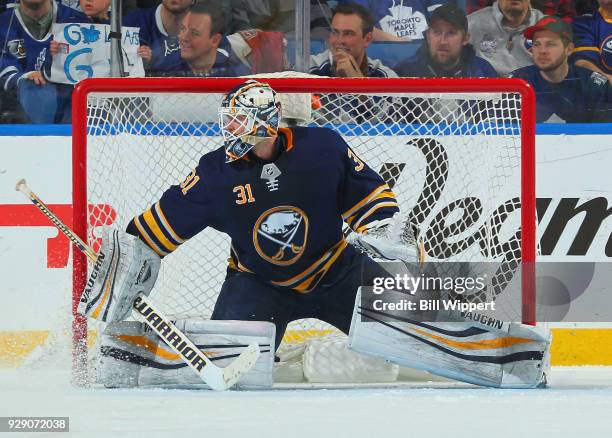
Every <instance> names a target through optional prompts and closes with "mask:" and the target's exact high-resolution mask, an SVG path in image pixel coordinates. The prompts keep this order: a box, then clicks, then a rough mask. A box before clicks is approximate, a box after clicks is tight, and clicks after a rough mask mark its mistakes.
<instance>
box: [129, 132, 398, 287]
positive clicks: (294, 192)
mask: <svg viewBox="0 0 612 438" xmlns="http://www.w3.org/2000/svg"><path fill="white" fill-rule="evenodd" d="M276 145H277V146H278V148H279V150H280V155H279V156H278V158H277V159H276V160H275V161H274V162H273V163H267V164H264V163H261V162H258V161H257V160H256V159H254V158H253V157H251V156H250V155H247V156H246V157H245V158H243V159H240V160H237V161H234V162H232V163H229V164H228V163H226V162H225V161H226V155H225V150H224V149H223V148H222V147H221V148H219V149H217V150H215V151H213V152H210V153H208V154H206V155H204V156H203V157H202V158H201V159H200V162H199V165H198V166H197V167H196V169H195V170H194V171H193V172H192V173H191V174H190V175H189V176H188V177H187V179H186V180H185V181H184V182H183V183H182V184H180V185H177V186H172V187H170V188H169V189H168V190H167V191H166V192H165V193H164V194H163V195H162V197H161V199H160V200H159V201H158V202H157V203H155V204H154V205H153V206H151V207H150V208H149V209H148V210H146V211H145V212H144V213H143V214H141V215H139V216H137V217H135V218H134V219H132V221H131V222H130V224H129V225H128V229H127V231H128V232H129V233H131V234H134V235H137V236H138V237H140V239H141V240H143V241H144V242H145V243H146V244H147V245H149V246H150V247H151V248H152V249H153V250H154V251H155V252H157V254H159V255H160V256H162V257H163V256H165V255H167V254H169V253H170V252H172V251H174V250H175V249H176V248H177V247H178V246H179V245H180V244H181V243H183V242H185V241H186V240H187V239H189V238H190V237H192V236H194V235H195V234H197V233H199V232H200V231H202V230H203V229H204V228H206V227H212V228H214V229H216V230H218V231H221V232H224V233H226V234H228V235H229V236H230V237H231V239H232V244H231V248H230V268H231V269H234V270H236V271H241V272H246V273H251V274H254V275H256V276H257V277H258V278H260V279H262V280H264V281H266V282H268V283H271V284H274V285H276V286H281V287H286V288H290V289H293V290H295V291H298V292H309V291H311V290H312V289H313V288H314V287H316V285H317V284H318V283H319V281H321V279H322V278H324V277H325V283H326V284H329V283H331V282H333V281H335V280H336V279H339V278H340V277H341V276H342V275H343V274H344V273H345V272H346V271H347V269H348V266H349V263H350V260H351V259H352V258H353V257H352V256H353V255H354V251H355V250H354V249H353V248H352V247H348V248H347V246H348V244H347V242H346V240H345V239H344V235H343V232H342V227H343V223H345V222H346V223H347V224H348V225H349V226H350V227H351V228H352V229H353V230H356V231H363V230H365V229H367V228H368V225H369V224H370V223H372V221H376V220H381V219H385V218H389V217H391V216H392V215H393V214H395V213H396V212H398V211H399V208H398V204H397V201H396V198H395V195H394V194H393V192H392V191H391V190H390V188H389V186H388V185H387V184H386V183H385V182H384V181H383V179H382V178H381V177H380V176H379V175H378V174H377V173H376V172H375V171H373V170H372V169H371V168H370V167H368V165H367V164H366V163H364V162H363V161H362V160H361V159H360V158H359V157H358V156H357V155H356V154H355V153H354V152H353V151H352V150H351V148H350V147H349V146H348V145H347V144H346V142H345V141H344V139H343V138H342V137H341V136H340V135H339V134H337V133H336V132H334V131H333V130H331V129H326V128H291V129H288V128H281V129H280V135H279V137H278V139H277V143H276Z"/></svg>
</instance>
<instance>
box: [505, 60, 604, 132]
mask: <svg viewBox="0 0 612 438" xmlns="http://www.w3.org/2000/svg"><path fill="white" fill-rule="evenodd" d="M512 77H515V78H521V79H524V80H526V81H527V82H529V83H530V84H531V85H532V86H533V88H534V89H535V92H536V111H537V121H538V122H540V123H541V122H547V121H550V122H561V121H564V122H566V123H588V122H612V86H611V85H610V82H609V81H608V79H607V78H606V77H605V76H604V75H602V74H600V73H597V72H594V71H591V70H589V69H586V68H582V67H578V66H576V65H573V64H570V66H569V72H568V73H567V77H566V78H565V79H564V80H563V81H561V82H560V83H552V82H549V81H547V80H546V79H544V77H543V76H542V75H541V73H540V70H539V69H538V68H537V67H536V66H535V65H530V66H527V67H523V68H520V69H518V70H515V71H514V72H512Z"/></svg>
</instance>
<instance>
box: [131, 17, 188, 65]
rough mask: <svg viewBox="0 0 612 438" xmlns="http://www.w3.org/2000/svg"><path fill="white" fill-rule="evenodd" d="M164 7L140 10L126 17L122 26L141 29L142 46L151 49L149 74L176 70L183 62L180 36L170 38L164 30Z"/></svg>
mask: <svg viewBox="0 0 612 438" xmlns="http://www.w3.org/2000/svg"><path fill="white" fill-rule="evenodd" d="M161 8H162V5H159V6H157V7H156V8H149V9H139V10H136V11H134V12H131V13H130V14H128V15H126V16H125V18H124V19H123V22H122V25H123V26H127V27H139V28H140V33H139V35H140V44H141V45H146V46H149V47H150V48H151V52H152V54H153V55H152V57H151V64H150V65H149V66H147V72H149V73H152V74H153V75H155V72H158V71H161V72H163V71H165V70H169V69H172V68H174V67H175V66H176V65H177V64H180V62H181V50H180V48H179V41H178V36H169V35H168V34H167V33H166V30H165V29H164V25H163V23H162V18H161Z"/></svg>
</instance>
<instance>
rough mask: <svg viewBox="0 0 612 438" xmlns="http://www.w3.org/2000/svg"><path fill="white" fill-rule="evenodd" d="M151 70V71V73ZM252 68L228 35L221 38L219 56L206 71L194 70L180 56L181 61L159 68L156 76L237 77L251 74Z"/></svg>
mask: <svg viewBox="0 0 612 438" xmlns="http://www.w3.org/2000/svg"><path fill="white" fill-rule="evenodd" d="M150 73H151V72H149V74H150ZM250 74H251V69H250V68H249V67H247V66H246V65H244V63H243V62H242V61H240V59H238V57H237V56H236V54H235V53H234V52H233V51H232V46H231V44H230V42H229V40H228V39H227V38H226V37H223V38H221V42H220V43H219V47H217V57H216V58H215V63H214V64H213V66H212V68H211V69H210V70H209V71H207V72H205V73H198V72H194V71H193V70H192V69H191V67H190V66H189V64H188V63H187V62H185V61H183V60H182V59H180V57H179V63H178V64H176V65H173V66H168V67H166V68H165V69H164V70H158V71H156V72H155V73H154V75H155V76H181V77H184V76H187V77H192V76H198V77H204V76H205V77H232V78H233V77H237V76H245V75H250Z"/></svg>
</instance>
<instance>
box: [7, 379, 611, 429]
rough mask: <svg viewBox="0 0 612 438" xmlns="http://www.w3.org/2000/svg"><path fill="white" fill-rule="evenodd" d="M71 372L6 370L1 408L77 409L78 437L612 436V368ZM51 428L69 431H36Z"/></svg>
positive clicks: (34, 411)
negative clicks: (261, 375) (370, 380)
mask: <svg viewBox="0 0 612 438" xmlns="http://www.w3.org/2000/svg"><path fill="white" fill-rule="evenodd" d="M69 380H70V378H69V374H68V372H66V371H57V370H53V371H49V370H48V369H46V368H45V367H34V369H28V368H26V369H0V416H69V417H70V433H69V434H63V435H68V436H74V437H111V436H112V437H146V438H155V437H173V438H182V437H210V438H217V437H266V438H268V437H286V438H293V437H308V438H323V437H334V438H336V437H351V438H355V437H372V438H387V437H418V438H421V437H445V438H446V437H448V438H455V437H475V436H478V437H482V436H487V437H495V438H506V437H508V438H527V437H538V438H543V437H555V438H558V437H568V438H569V437H571V438H599V437H602V438H603V437H611V436H612V369H611V368H604V367H599V368H597V367H593V368H587V367H583V368H555V369H553V372H552V374H551V379H550V387H549V388H548V389H541V390H494V389H483V388H476V387H472V386H467V385H461V384H446V383H427V382H425V383H415V384H411V385H408V386H403V387H401V388H391V389H389V388H367V389H363V388H361V389H333V390H330V389H297V390H296V389H292V390H287V389H282V390H270V391H254V392H246V391H243V392H225V393H213V392H210V391H194V390H162V389H153V390H151V389H137V390H133V389H131V390H126V389H121V390H109V389H102V388H90V389H81V388H74V387H72V386H71V385H70V383H69ZM11 435H12V434H5V433H2V434H0V438H4V437H5V436H11ZM45 435H49V436H60V435H62V434H58V433H52V434H41V433H36V434H32V435H31V436H45ZM14 436H17V437H25V436H28V434H24V433H20V434H14Z"/></svg>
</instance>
